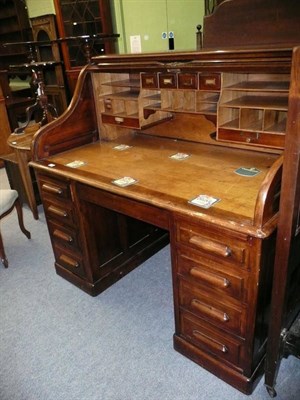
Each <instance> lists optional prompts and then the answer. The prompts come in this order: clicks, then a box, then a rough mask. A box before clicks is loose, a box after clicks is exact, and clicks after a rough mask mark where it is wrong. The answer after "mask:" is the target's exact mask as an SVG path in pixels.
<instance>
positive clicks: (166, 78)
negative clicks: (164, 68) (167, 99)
mask: <svg viewBox="0 0 300 400" xmlns="http://www.w3.org/2000/svg"><path fill="white" fill-rule="evenodd" d="M159 87H160V88H162V89H176V88H177V75H176V74H165V73H160V74H159Z"/></svg>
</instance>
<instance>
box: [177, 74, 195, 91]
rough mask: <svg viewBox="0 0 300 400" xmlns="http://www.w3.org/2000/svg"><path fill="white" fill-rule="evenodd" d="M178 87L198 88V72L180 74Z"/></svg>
mask: <svg viewBox="0 0 300 400" xmlns="http://www.w3.org/2000/svg"><path fill="white" fill-rule="evenodd" d="M178 88H179V89H198V76H197V74H193V73H190V74H188V73H180V74H178Z"/></svg>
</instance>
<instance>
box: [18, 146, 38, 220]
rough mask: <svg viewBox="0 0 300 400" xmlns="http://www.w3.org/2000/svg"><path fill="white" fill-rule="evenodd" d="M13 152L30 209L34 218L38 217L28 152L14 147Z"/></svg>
mask: <svg viewBox="0 0 300 400" xmlns="http://www.w3.org/2000/svg"><path fill="white" fill-rule="evenodd" d="M15 152H16V156H17V160H18V164H19V168H20V174H21V178H22V181H23V184H24V188H25V192H26V194H27V198H28V205H29V208H30V209H31V211H32V214H33V217H34V219H39V215H38V210H37V204H36V200H35V195H34V189H33V186H32V180H31V175H30V169H29V165H28V162H29V161H30V160H29V152H28V151H27V150H22V149H16V148H15Z"/></svg>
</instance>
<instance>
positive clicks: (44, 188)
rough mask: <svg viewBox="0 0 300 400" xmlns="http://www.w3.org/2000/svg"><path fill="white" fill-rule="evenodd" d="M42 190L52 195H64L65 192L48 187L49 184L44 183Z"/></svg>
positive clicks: (54, 187) (58, 188)
mask: <svg viewBox="0 0 300 400" xmlns="http://www.w3.org/2000/svg"><path fill="white" fill-rule="evenodd" d="M42 189H43V190H44V191H45V192H48V193H52V194H58V195H62V194H63V190H62V189H61V188H60V187H57V186H52V185H48V184H47V183H43V185H42Z"/></svg>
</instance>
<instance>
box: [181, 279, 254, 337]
mask: <svg viewBox="0 0 300 400" xmlns="http://www.w3.org/2000/svg"><path fill="white" fill-rule="evenodd" d="M216 299H217V300H216ZM222 300H224V298H222V297H219V298H217V296H209V295H208V294H207V293H206V292H205V291H201V290H200V289H199V288H196V287H195V286H194V285H192V284H190V283H188V282H185V281H184V280H183V279H181V280H180V283H179V303H180V306H181V307H183V308H184V309H185V310H188V311H190V312H191V313H193V314H194V315H196V316H197V317H199V318H202V319H203V320H205V321H208V322H210V323H212V324H213V325H215V326H219V327H220V328H222V329H224V330H225V331H227V332H230V333H234V334H236V335H240V336H244V335H245V329H244V328H245V326H244V325H245V321H246V318H245V310H244V309H243V308H242V307H238V306H233V305H231V304H228V303H227V302H226V303H225V302H224V301H222Z"/></svg>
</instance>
